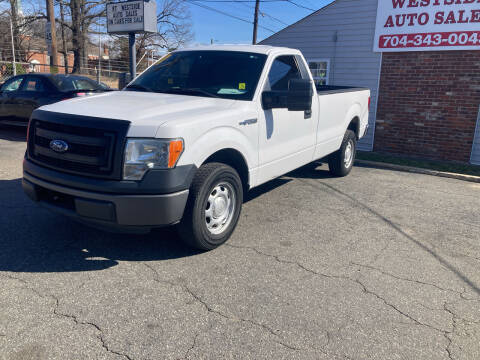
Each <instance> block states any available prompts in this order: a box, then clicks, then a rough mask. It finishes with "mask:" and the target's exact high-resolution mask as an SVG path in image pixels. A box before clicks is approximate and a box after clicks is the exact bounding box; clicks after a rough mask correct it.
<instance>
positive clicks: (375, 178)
mask: <svg viewBox="0 0 480 360" xmlns="http://www.w3.org/2000/svg"><path fill="white" fill-rule="evenodd" d="M24 137H25V131H24V130H12V129H5V128H3V129H1V128H0V245H1V250H0V284H1V288H0V359H36V360H43V359H135V360H137V359H328V360H330V359H355V360H360V359H365V360H374V359H381V360H385V359H402V360H403V359H422V360H427V359H432V360H442V359H450V360H452V359H455V360H460V359H464V360H467V359H468V360H477V359H480V184H476V183H470V182H463V181H459V180H454V179H446V178H439V177H434V176H428V175H422V174H409V173H404V172H397V171H392V170H382V169H373V168H368V167H355V168H354V170H353V171H352V173H351V174H350V176H348V177H346V178H341V179H340V178H333V177H330V175H329V173H328V171H327V167H326V165H323V166H321V165H320V166H318V167H316V166H306V167H304V168H302V169H299V170H297V171H295V172H293V173H291V174H288V176H284V177H282V178H280V179H277V180H274V181H272V182H270V183H268V184H266V185H264V186H262V187H260V188H258V189H255V190H253V191H252V192H251V193H250V194H249V195H248V199H247V200H246V202H245V204H244V208H243V212H242V216H241V220H240V223H239V225H238V227H237V230H236V232H235V233H234V235H233V237H232V238H231V239H230V241H229V242H228V243H227V244H226V245H224V246H222V247H220V248H219V249H217V250H215V251H211V252H207V253H199V252H195V251H192V250H190V249H188V248H186V247H185V246H183V245H182V244H181V243H180V241H179V239H178V237H177V235H176V233H175V231H173V230H172V229H164V230H161V231H156V232H154V233H152V234H149V235H143V236H140V235H115V234H109V233H104V232H101V231H98V230H93V229H89V228H87V227H84V226H83V225H79V224H76V223H75V222H72V221H71V220H69V219H66V218H63V217H61V216H58V215H56V214H52V213H50V212H48V211H47V210H44V209H41V208H39V207H38V206H37V205H36V204H34V203H33V202H31V201H30V200H29V199H27V198H26V197H25V196H24V194H23V192H22V189H21V177H22V170H21V165H22V158H23V153H24V151H25V146H26V145H25V142H24Z"/></svg>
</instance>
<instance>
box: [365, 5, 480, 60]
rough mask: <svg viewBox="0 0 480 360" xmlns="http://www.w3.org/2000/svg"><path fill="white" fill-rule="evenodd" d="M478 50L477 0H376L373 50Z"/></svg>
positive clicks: (479, 18)
mask: <svg viewBox="0 0 480 360" xmlns="http://www.w3.org/2000/svg"><path fill="white" fill-rule="evenodd" d="M471 49H473V50H480V0H378V10H377V23H376V28H375V44H374V51H378V52H385V51H428V50H471Z"/></svg>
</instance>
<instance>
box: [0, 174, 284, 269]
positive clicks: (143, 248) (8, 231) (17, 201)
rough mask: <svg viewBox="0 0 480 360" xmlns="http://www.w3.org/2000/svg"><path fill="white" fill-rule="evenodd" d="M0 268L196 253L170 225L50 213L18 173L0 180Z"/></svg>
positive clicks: (84, 265) (98, 265) (101, 263)
mask: <svg viewBox="0 0 480 360" xmlns="http://www.w3.org/2000/svg"><path fill="white" fill-rule="evenodd" d="M289 181H291V180H289V179H277V180H273V181H271V182H269V183H268V184H265V185H263V186H261V187H259V188H257V189H255V190H254V191H252V192H250V193H249V194H247V197H246V199H245V201H250V200H253V199H255V198H257V197H258V196H261V195H262V194H264V193H266V192H268V191H270V190H272V189H274V188H277V187H279V186H282V185H283V184H285V183H287V182H289ZM0 246H1V249H2V250H1V251H0V271H12V272H38V273H42V272H75V271H97V270H104V269H107V268H110V267H113V266H116V265H117V264H118V262H119V261H159V260H168V259H178V258H185V257H189V256H195V255H198V254H200V253H201V252H199V251H196V250H192V249H190V248H188V247H187V246H185V245H184V244H183V243H182V242H181V240H180V238H179V237H178V235H177V233H176V231H175V229H174V228H172V227H170V228H163V229H157V230H154V231H152V232H151V233H150V234H147V235H132V234H114V233H108V232H104V231H101V230H96V229H93V228H90V227H88V226H85V225H82V224H79V223H77V222H75V221H73V220H70V219H68V218H67V217H64V216H61V215H57V214H54V213H51V212H50V211H48V210H46V209H43V208H42V207H40V206H38V205H37V204H35V203H33V202H32V201H31V200H30V199H28V198H27V197H26V196H25V194H24V193H23V189H22V186H21V179H15V180H0Z"/></svg>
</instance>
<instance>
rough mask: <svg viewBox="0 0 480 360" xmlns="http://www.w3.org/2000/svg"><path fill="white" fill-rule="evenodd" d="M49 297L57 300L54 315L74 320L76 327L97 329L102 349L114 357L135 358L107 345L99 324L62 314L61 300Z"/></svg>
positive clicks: (129, 359)
mask: <svg viewBox="0 0 480 360" xmlns="http://www.w3.org/2000/svg"><path fill="white" fill-rule="evenodd" d="M49 296H51V297H52V298H53V299H54V300H55V308H54V309H53V313H54V314H55V315H57V316H61V317H65V318H68V319H72V320H73V322H74V323H75V325H89V326H92V327H93V328H95V330H97V331H98V332H99V334H98V335H97V338H98V339H99V340H100V342H101V343H102V347H103V348H104V349H105V350H106V351H107V352H109V353H112V354H114V355H118V356H122V357H124V358H125V359H127V360H133V358H132V357H130V356H129V355H127V354H124V353H121V352H118V351H116V350H113V349H111V348H110V347H109V346H108V345H107V343H106V341H105V339H104V338H103V330H102V329H101V328H100V326H98V325H97V324H95V323H93V322H90V321H80V320H79V319H78V317H77V316H76V315H72V314H66V313H62V312H60V311H59V310H58V309H59V307H60V300H59V299H58V298H57V297H55V296H53V295H49Z"/></svg>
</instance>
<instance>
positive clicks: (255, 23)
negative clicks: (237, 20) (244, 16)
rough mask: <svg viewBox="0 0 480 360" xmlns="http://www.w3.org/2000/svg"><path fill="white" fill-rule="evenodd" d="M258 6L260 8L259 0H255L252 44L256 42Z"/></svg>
mask: <svg viewBox="0 0 480 360" xmlns="http://www.w3.org/2000/svg"><path fill="white" fill-rule="evenodd" d="M259 8H260V0H256V2H255V17H254V18H253V41H252V44H253V45H255V44H256V43H257V31H258V12H259Z"/></svg>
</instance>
